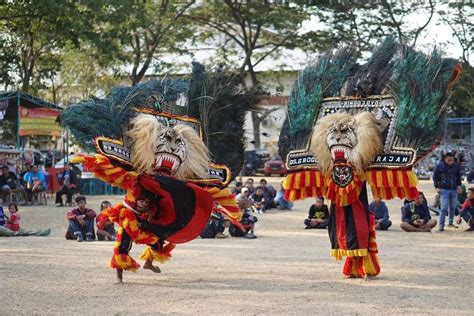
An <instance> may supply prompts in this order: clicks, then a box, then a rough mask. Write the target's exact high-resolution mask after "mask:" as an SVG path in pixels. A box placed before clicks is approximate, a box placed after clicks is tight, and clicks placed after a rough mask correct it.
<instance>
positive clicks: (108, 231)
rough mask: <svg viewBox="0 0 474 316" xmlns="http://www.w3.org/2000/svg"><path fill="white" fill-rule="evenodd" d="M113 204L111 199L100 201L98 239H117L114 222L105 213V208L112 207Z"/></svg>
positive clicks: (97, 221) (97, 219)
mask: <svg viewBox="0 0 474 316" xmlns="http://www.w3.org/2000/svg"><path fill="white" fill-rule="evenodd" d="M111 206H112V204H111V203H110V202H109V201H102V203H100V214H99V215H97V218H96V223H97V239H98V240H110V241H114V240H115V239H116V235H117V232H116V231H115V228H114V223H113V222H112V221H111V220H110V219H109V218H108V217H107V215H105V214H104V213H103V210H105V209H108V208H109V207H111Z"/></svg>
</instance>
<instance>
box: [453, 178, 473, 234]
mask: <svg viewBox="0 0 474 316" xmlns="http://www.w3.org/2000/svg"><path fill="white" fill-rule="evenodd" d="M461 218H462V219H464V220H465V221H466V223H467V224H468V225H469V228H468V229H466V231H467V232H472V231H474V187H472V188H469V190H468V193H467V198H466V200H465V201H464V203H463V205H462V207H461V212H460V214H459V217H458V219H457V223H458V224H461Z"/></svg>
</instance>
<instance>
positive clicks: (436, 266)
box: [0, 178, 474, 315]
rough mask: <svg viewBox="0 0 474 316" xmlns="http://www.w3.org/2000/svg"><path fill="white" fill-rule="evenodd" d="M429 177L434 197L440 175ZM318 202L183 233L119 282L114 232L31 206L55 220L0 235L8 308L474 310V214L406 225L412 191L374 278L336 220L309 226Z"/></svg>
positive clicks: (386, 235)
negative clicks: (200, 233) (250, 228)
mask: <svg viewBox="0 0 474 316" xmlns="http://www.w3.org/2000/svg"><path fill="white" fill-rule="evenodd" d="M272 180H273V181H274V182H275V183H276V182H277V181H278V179H277V178H273V179H272ZM420 187H421V189H422V190H423V191H425V193H427V194H426V195H427V198H428V199H429V200H430V202H431V200H432V198H433V195H434V192H433V190H432V189H431V184H430V183H429V182H424V183H422V184H421V185H420ZM105 198H106V197H90V198H89V206H90V207H92V208H94V209H96V210H97V209H98V206H99V203H100V201H101V200H102V199H105ZM110 199H111V200H112V201H114V202H117V201H119V200H120V197H118V196H116V197H110ZM52 202H53V201H52V200H51V199H50V204H52ZM310 204H311V201H308V200H307V201H303V202H297V204H296V206H295V209H294V210H293V211H285V212H279V211H272V212H270V213H269V214H262V215H259V220H260V221H259V223H258V226H257V228H256V234H257V235H258V239H255V240H247V239H235V238H232V239H231V238H228V239H221V240H201V239H197V240H195V241H193V242H191V243H188V244H185V245H179V246H178V247H177V248H176V249H175V251H174V252H173V259H172V260H171V261H170V262H169V263H167V264H165V265H163V266H162V267H161V268H162V271H163V273H162V274H153V273H152V272H150V271H147V270H141V269H140V270H139V271H138V272H137V273H125V275H124V281H125V284H123V285H115V284H114V271H113V270H111V269H110V268H108V267H107V263H108V261H109V259H110V256H111V254H112V247H113V244H112V243H111V242H97V241H96V242H93V243H86V242H83V243H78V242H76V241H66V240H65V239H64V237H63V236H64V231H65V228H66V221H65V219H64V214H65V213H66V211H67V209H66V208H56V207H54V206H48V207H44V206H43V207H37V206H35V207H24V208H23V209H22V227H23V228H25V229H38V228H47V227H50V228H52V230H53V231H52V234H51V236H49V237H46V238H41V237H16V238H1V239H0V291H1V293H2V304H1V307H0V314H1V315H19V314H22V315H23V314H25V315H26V314H56V315H65V314H97V315H111V314H112V315H128V314H153V315H157V314H193V315H202V314H214V315H215V314H245V315H249V314H268V315H274V314H284V315H309V314H382V313H384V314H385V313H388V314H425V313H426V314H439V315H446V314H448V313H449V314H453V315H454V314H455V315H459V314H466V315H467V314H470V315H472V314H473V313H474V311H473V304H472V285H473V280H474V270H473V269H472V267H473V262H474V243H473V238H474V234H473V233H464V232H463V230H464V229H465V228H466V225H465V224H463V226H461V227H460V229H457V230H456V231H454V230H448V231H446V232H444V233H431V234H430V233H411V234H409V233H403V232H401V230H400V227H399V223H400V211H399V210H400V205H401V201H393V202H392V201H391V202H389V203H388V205H389V209H390V215H391V219H392V221H393V222H394V226H393V227H392V228H391V229H390V230H389V231H386V232H378V239H377V241H378V245H379V249H380V260H381V264H382V273H381V275H380V277H378V278H377V279H375V280H373V281H370V282H365V281H363V280H354V279H345V278H343V277H342V275H341V269H342V262H335V261H334V260H333V259H332V258H331V257H330V256H329V250H330V245H329V239H328V236H327V232H326V231H315V230H310V231H308V230H304V229H303V224H302V222H303V219H304V218H305V217H306V215H307V210H308V207H309V205H310ZM142 250H143V246H137V245H135V246H134V248H133V250H132V253H131V254H132V256H134V257H135V258H137V257H139V255H140V253H141V251H142Z"/></svg>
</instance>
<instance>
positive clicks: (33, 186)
mask: <svg viewBox="0 0 474 316" xmlns="http://www.w3.org/2000/svg"><path fill="white" fill-rule="evenodd" d="M23 179H24V181H25V184H26V192H27V195H28V201H30V202H32V201H33V194H37V193H40V192H44V191H46V190H47V188H48V186H47V184H46V178H45V177H44V174H43V172H42V171H40V170H38V166H32V167H31V171H28V172H27V173H25V175H24V177H23Z"/></svg>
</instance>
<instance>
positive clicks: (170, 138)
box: [153, 128, 187, 175]
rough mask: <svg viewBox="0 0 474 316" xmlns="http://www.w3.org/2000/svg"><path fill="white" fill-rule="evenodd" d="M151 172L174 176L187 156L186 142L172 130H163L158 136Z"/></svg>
mask: <svg viewBox="0 0 474 316" xmlns="http://www.w3.org/2000/svg"><path fill="white" fill-rule="evenodd" d="M157 142H158V144H157V147H156V151H155V161H154V167H153V171H154V172H155V173H157V174H166V175H174V174H175V173H176V171H177V170H178V168H179V167H180V166H181V164H182V163H183V161H184V160H185V159H186V156H187V148H186V142H185V141H184V139H183V138H182V137H181V135H180V134H179V133H177V132H176V131H175V130H173V129H172V128H165V129H164V130H163V131H162V132H161V133H160V135H159V137H158V140H157Z"/></svg>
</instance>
